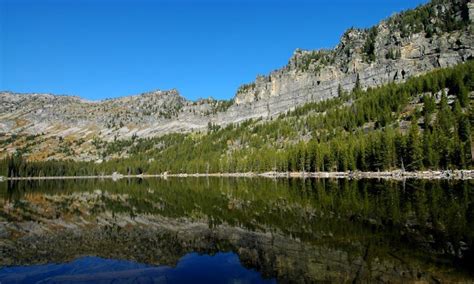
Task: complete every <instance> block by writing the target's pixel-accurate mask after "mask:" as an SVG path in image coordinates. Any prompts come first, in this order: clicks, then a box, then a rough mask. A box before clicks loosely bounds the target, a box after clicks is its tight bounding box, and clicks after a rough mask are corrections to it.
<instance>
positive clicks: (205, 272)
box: [0, 253, 276, 284]
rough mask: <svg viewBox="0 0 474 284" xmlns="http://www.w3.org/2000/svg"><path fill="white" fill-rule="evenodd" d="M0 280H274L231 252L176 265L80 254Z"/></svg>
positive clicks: (10, 271)
mask: <svg viewBox="0 0 474 284" xmlns="http://www.w3.org/2000/svg"><path fill="white" fill-rule="evenodd" d="M0 282H2V283H91V282H93V283H104V284H105V283H243V284H244V283H249V284H250V283H275V282H276V281H275V280H270V279H263V278H262V277H261V276H260V274H259V273H258V272H256V271H254V270H251V269H246V268H245V267H243V266H242V265H241V264H240V261H239V258H238V256H237V255H236V254H233V253H217V254H215V255H199V254H196V253H190V254H187V255H185V256H184V257H183V258H181V259H180V261H179V262H178V264H177V265H176V267H170V266H153V265H148V264H142V263H137V262H133V261H125V260H116V259H104V258H100V257H81V258H79V259H76V260H74V261H71V262H67V263H62V264H45V265H30V266H15V267H7V268H3V269H0Z"/></svg>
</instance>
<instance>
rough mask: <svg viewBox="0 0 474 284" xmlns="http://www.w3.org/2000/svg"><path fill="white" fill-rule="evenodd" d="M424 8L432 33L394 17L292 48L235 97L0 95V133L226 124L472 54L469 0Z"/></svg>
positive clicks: (77, 134)
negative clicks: (331, 40) (331, 43)
mask: <svg viewBox="0 0 474 284" xmlns="http://www.w3.org/2000/svg"><path fill="white" fill-rule="evenodd" d="M421 9H428V10H429V11H431V13H432V15H430V21H431V24H432V25H433V30H434V31H436V32H434V33H431V32H430V34H428V32H426V31H425V30H417V29H415V28H413V27H411V28H413V29H414V30H413V31H411V32H410V33H406V32H405V31H404V29H407V26H406V25H404V24H399V23H398V22H397V21H399V20H398V18H397V16H394V17H392V18H390V19H388V20H386V21H382V22H381V23H380V24H378V25H377V26H375V27H373V28H372V29H368V30H362V29H350V30H348V31H347V32H346V33H345V34H344V35H343V36H342V38H341V42H340V43H339V44H338V45H337V46H336V47H335V48H334V49H333V50H317V51H304V50H296V51H295V52H294V54H293V56H292V57H291V58H290V61H289V63H288V65H287V66H285V67H283V68H281V69H279V70H276V71H273V72H271V74H269V75H268V76H259V77H257V79H256V80H255V81H254V82H252V83H250V84H247V85H243V86H241V87H240V88H239V90H238V91H237V94H236V95H235V97H234V99H233V103H231V102H223V101H216V100H213V99H207V100H199V101H196V102H192V101H188V100H186V99H185V98H183V97H181V96H180V95H179V93H178V91H177V90H170V91H154V92H150V93H145V94H141V95H137V96H130V97H123V98H118V99H109V100H104V101H99V102H91V101H86V100H83V99H80V98H77V97H70V96H56V95H49V94H13V93H6V92H5V93H0V133H9V134H18V133H26V134H44V135H46V136H50V137H53V136H56V137H57V136H60V137H69V136H71V137H72V138H71V139H85V140H91V139H92V138H93V137H100V138H101V139H104V140H109V141H110V140H113V139H116V138H130V137H133V136H139V137H151V136H157V135H163V134H166V133H171V132H188V131H195V130H205V129H207V126H208V124H209V123H212V124H217V125H226V124H229V123H239V122H241V121H244V120H247V119H252V118H260V117H262V118H269V117H272V116H276V115H278V114H280V113H284V112H286V111H289V110H291V109H294V108H295V107H297V106H299V105H302V104H305V103H307V102H313V101H320V100H325V99H328V98H332V97H335V96H337V95H338V88H339V86H340V87H341V88H342V89H344V90H352V89H353V88H354V86H355V84H356V81H357V78H359V82H360V84H361V86H362V87H364V88H367V87H374V86H379V85H382V84H386V83H389V82H403V81H405V80H406V79H407V78H409V77H412V76H417V75H420V74H423V73H426V72H428V71H431V70H433V69H435V68H440V67H448V66H453V65H456V64H458V63H461V62H464V61H466V60H469V59H471V58H473V43H474V39H473V37H472V21H473V19H474V16H473V15H474V3H473V1H468V0H443V1H437V2H436V3H429V4H427V5H426V6H423V7H420V8H418V9H417V10H415V11H421ZM462 17H468V19H467V20H464V22H463V23H464V24H463V25H461V26H456V27H455V28H450V29H449V30H448V31H446V30H441V29H440V28H439V27H438V26H439V25H440V23H441V24H444V23H445V22H446V19H447V18H449V19H455V20H456V19H457V21H458V22H459V21H461V20H459V19H461V18H462ZM466 21H467V24H466ZM415 27H416V25H415ZM408 28H410V26H408ZM373 33H375V36H374V34H373ZM367 46H369V50H370V46H372V47H373V52H372V53H371V54H368V53H367Z"/></svg>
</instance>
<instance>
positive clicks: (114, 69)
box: [0, 0, 426, 100]
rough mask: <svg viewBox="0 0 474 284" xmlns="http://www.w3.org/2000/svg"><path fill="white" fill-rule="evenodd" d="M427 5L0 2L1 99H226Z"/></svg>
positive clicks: (375, 0)
mask: <svg viewBox="0 0 474 284" xmlns="http://www.w3.org/2000/svg"><path fill="white" fill-rule="evenodd" d="M424 2H426V0H424V1H423V0H383V1H382V0H321V1H317V0H314V1H309V0H306V1H304V0H286V1H282V0H274V1H272V0H254V1H252V0H221V1H218V0H202V1H199V0H195V1H191V0H177V1H171V0H168V1H151V0H118V1H112V0H96V1H92V0H0V90H8V91H13V92H38V93H39V92H41V93H54V94H68V95H77V96H81V97H84V98H87V99H93V100H97V99H103V98H111V97H119V96H126V95H132V94H138V93H142V92H146V91H151V90H156V89H161V90H166V89H171V88H176V89H178V90H179V91H180V92H181V94H182V95H183V96H184V97H186V98H188V99H193V100H194V99H197V98H200V97H203V98H206V97H209V96H212V97H214V98H219V99H228V98H231V97H233V96H234V94H235V91H236V89H237V87H238V86H239V85H241V84H242V83H247V82H250V81H253V80H254V78H255V77H256V75H258V74H267V73H269V72H270V71H272V70H274V69H277V68H280V67H282V66H284V65H285V64H286V63H287V62H288V59H289V58H290V56H291V54H292V53H293V51H294V50H295V49H296V48H302V49H318V48H332V47H334V46H335V45H336V44H337V43H338V42H339V38H340V37H341V35H342V33H343V32H344V31H345V30H346V29H347V28H350V27H352V26H354V27H369V26H371V25H373V24H375V23H377V22H379V21H380V20H382V19H384V18H386V17H388V16H390V15H391V14H393V13H394V12H397V11H401V10H405V9H408V8H413V7H416V6H417V5H419V4H421V3H424Z"/></svg>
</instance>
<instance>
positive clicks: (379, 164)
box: [0, 60, 474, 176]
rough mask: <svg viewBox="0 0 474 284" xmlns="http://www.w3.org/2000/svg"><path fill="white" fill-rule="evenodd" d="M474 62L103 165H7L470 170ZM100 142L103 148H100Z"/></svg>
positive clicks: (70, 169)
mask: <svg viewBox="0 0 474 284" xmlns="http://www.w3.org/2000/svg"><path fill="white" fill-rule="evenodd" d="M473 91H474V61H472V60H469V61H468V62H466V63H462V64H459V65H457V66H455V67H453V68H445V69H438V70H435V71H433V72H430V73H428V74H426V75H423V76H419V77H413V78H411V79H408V80H407V81H406V82H405V83H402V84H393V83H392V84H388V85H385V86H383V87H378V88H369V89H367V90H362V89H361V87H360V84H358V83H356V86H355V88H354V89H353V90H352V92H346V91H343V90H342V88H341V89H340V90H339V92H340V93H339V96H338V97H336V98H333V99H328V100H325V101H322V102H317V103H308V104H306V105H304V106H301V107H298V108H296V109H295V110H293V111H291V112H287V113H286V114H282V115H280V116H279V117H277V118H274V119H272V120H261V119H257V120H247V121H245V122H243V123H240V124H231V125H228V126H226V127H225V128H221V127H219V126H216V125H212V124H210V125H209V129H208V131H207V132H204V133H201V132H193V133H187V134H178V133H175V134H168V135H165V136H161V137H155V138H147V139H140V138H137V137H134V138H133V139H129V140H117V141H113V142H108V143H107V142H104V141H101V142H100V143H102V144H101V149H102V155H103V157H108V156H111V155H114V154H117V156H125V157H124V158H115V159H110V160H106V159H105V160H104V161H101V162H100V163H99V162H74V161H67V160H63V161H42V162H27V161H26V160H24V159H22V158H21V157H20V156H19V155H16V156H13V157H9V158H7V159H4V160H2V161H1V162H0V170H1V174H0V175H4V176H7V175H9V176H57V175H96V174H102V173H108V174H110V173H112V172H115V171H117V172H120V173H122V174H141V173H149V174H155V173H162V172H166V171H167V172H172V173H206V172H209V173H211V172H249V171H251V172H265V171H282V172H285V171H305V172H314V171H347V170H363V171H377V170H390V169H406V170H409V171H413V170H422V169H466V168H472V166H473V153H472V151H473V150H472V149H473V148H472V145H471V143H472V138H471V130H472V129H471V125H472V123H473V119H474V111H473V94H474V93H473ZM100 143H99V144H100Z"/></svg>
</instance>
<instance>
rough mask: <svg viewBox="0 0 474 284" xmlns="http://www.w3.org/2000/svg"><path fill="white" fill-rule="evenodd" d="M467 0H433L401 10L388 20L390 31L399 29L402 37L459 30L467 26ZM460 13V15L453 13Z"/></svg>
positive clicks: (429, 35) (428, 35) (432, 34)
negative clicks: (410, 8) (415, 7)
mask: <svg viewBox="0 0 474 284" xmlns="http://www.w3.org/2000/svg"><path fill="white" fill-rule="evenodd" d="M466 2H467V1H457V0H435V1H431V2H430V3H428V4H426V5H423V6H420V7H418V8H417V9H412V10H408V11H405V12H402V13H400V14H398V15H396V16H394V17H392V18H390V20H389V26H390V28H391V29H392V31H394V30H396V31H400V33H401V36H402V37H409V36H410V35H412V34H416V33H420V32H425V35H426V37H432V36H434V35H439V34H442V33H444V32H451V31H454V30H460V29H463V28H465V27H468V26H469V18H468V16H467V12H468V10H467V6H466ZM458 14H460V15H461V17H454V16H453V15H458Z"/></svg>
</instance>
